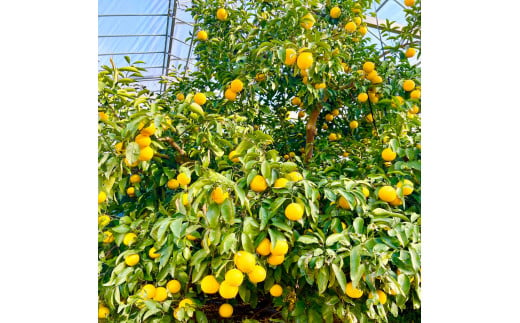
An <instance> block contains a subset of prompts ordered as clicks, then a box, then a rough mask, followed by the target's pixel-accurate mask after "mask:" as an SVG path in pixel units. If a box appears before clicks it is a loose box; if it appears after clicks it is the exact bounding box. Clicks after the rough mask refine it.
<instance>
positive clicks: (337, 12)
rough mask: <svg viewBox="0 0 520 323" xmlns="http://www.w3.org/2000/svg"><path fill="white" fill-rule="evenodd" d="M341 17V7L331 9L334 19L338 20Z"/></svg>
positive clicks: (331, 15)
mask: <svg viewBox="0 0 520 323" xmlns="http://www.w3.org/2000/svg"><path fill="white" fill-rule="evenodd" d="M339 16H341V9H340V8H339V7H334V8H332V9H330V17H331V18H333V19H338V18H339Z"/></svg>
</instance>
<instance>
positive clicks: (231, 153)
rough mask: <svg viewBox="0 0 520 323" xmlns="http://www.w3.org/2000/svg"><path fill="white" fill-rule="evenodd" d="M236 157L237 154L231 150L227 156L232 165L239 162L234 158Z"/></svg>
mask: <svg viewBox="0 0 520 323" xmlns="http://www.w3.org/2000/svg"><path fill="white" fill-rule="evenodd" d="M236 155H238V154H237V152H236V151H234V150H232V151H231V152H230V153H229V155H228V158H229V160H231V161H232V162H233V163H238V162H239V161H240V160H239V159H238V157H235V156H236Z"/></svg>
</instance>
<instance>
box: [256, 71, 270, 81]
mask: <svg viewBox="0 0 520 323" xmlns="http://www.w3.org/2000/svg"><path fill="white" fill-rule="evenodd" d="M266 79H267V76H266V75H265V74H264V73H258V74H256V76H255V80H256V81H257V82H262V81H265V80H266Z"/></svg>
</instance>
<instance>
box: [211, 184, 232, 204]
mask: <svg viewBox="0 0 520 323" xmlns="http://www.w3.org/2000/svg"><path fill="white" fill-rule="evenodd" d="M228 196H229V194H228V192H224V191H223V190H222V188H220V187H216V188H215V189H214V190H213V192H211V199H212V200H213V201H214V202H215V203H217V204H222V203H224V201H225V200H226V199H227V198H228Z"/></svg>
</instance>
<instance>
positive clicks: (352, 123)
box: [348, 120, 359, 129]
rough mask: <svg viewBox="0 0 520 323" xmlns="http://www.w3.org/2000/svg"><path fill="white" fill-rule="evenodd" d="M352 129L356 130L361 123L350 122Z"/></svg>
mask: <svg viewBox="0 0 520 323" xmlns="http://www.w3.org/2000/svg"><path fill="white" fill-rule="evenodd" d="M348 126H349V127H350V129H356V128H357V127H358V126H359V123H358V122H357V121H356V120H353V121H350V123H349V125H348Z"/></svg>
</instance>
